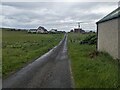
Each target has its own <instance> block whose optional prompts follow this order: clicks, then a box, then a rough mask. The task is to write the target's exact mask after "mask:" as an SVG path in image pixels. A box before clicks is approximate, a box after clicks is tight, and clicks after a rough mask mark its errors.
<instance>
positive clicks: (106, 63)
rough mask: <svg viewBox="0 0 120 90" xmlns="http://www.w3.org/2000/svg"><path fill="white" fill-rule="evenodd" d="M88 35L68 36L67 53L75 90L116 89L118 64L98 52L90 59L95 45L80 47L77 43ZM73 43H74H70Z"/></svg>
mask: <svg viewBox="0 0 120 90" xmlns="http://www.w3.org/2000/svg"><path fill="white" fill-rule="evenodd" d="M86 36H88V35H86V34H85V35H82V34H69V35H68V51H69V57H70V59H71V63H72V72H73V77H74V81H75V87H76V88H117V87H118V63H117V61H115V60H113V58H112V57H111V56H110V55H109V54H107V53H103V52H100V53H99V54H98V55H97V54H95V55H96V56H94V57H92V58H91V56H90V55H91V53H93V52H95V50H96V46H95V45H80V44H79V41H80V40H81V39H84V38H85V37H86ZM72 41H74V42H72Z"/></svg>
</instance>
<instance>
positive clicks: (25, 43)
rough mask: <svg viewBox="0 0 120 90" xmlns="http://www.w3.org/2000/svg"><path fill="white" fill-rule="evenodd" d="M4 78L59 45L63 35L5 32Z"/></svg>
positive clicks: (3, 47)
mask: <svg viewBox="0 0 120 90" xmlns="http://www.w3.org/2000/svg"><path fill="white" fill-rule="evenodd" d="M2 35H3V41H2V53H3V57H2V60H3V71H2V74H3V77H6V76H8V75H10V74H11V73H14V72H15V71H16V70H18V69H20V68H21V67H23V66H24V65H26V63H29V62H31V61H33V60H35V59H36V58H38V57H40V56H41V55H43V54H44V53H46V52H48V51H49V50H50V49H52V48H53V47H54V46H55V45H57V44H58V43H59V42H60V40H61V39H62V37H63V34H28V33H26V32H25V31H6V30H3V33H2Z"/></svg>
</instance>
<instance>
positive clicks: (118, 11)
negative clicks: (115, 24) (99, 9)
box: [97, 7, 120, 23]
mask: <svg viewBox="0 0 120 90" xmlns="http://www.w3.org/2000/svg"><path fill="white" fill-rule="evenodd" d="M119 17H120V7H118V8H117V9H116V10H114V11H113V12H111V13H110V14H108V15H107V16H105V17H104V18H102V19H101V20H99V21H98V22H97V23H102V22H105V21H109V20H112V19H115V18H119Z"/></svg>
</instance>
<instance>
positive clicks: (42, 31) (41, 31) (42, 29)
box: [37, 26, 48, 33]
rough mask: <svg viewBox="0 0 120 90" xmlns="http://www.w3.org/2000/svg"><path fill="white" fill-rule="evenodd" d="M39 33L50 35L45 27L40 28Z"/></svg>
mask: <svg viewBox="0 0 120 90" xmlns="http://www.w3.org/2000/svg"><path fill="white" fill-rule="evenodd" d="M37 33H48V31H47V29H45V28H44V27H42V26H39V27H38V29H37Z"/></svg>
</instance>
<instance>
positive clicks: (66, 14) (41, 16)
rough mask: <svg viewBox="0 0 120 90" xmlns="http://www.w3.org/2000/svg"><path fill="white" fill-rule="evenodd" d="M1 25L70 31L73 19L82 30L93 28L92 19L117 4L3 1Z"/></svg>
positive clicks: (96, 18) (0, 16) (94, 25)
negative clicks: (42, 27)
mask: <svg viewBox="0 0 120 90" xmlns="http://www.w3.org/2000/svg"><path fill="white" fill-rule="evenodd" d="M0 7H2V13H0V18H2V21H0V23H2V26H3V27H12V28H28V29H30V28H38V26H44V27H45V28H46V29H48V30H50V29H52V28H57V29H58V30H65V31H70V30H71V29H73V28H76V27H77V22H79V21H80V22H84V23H82V24H81V27H82V28H83V29H84V30H93V31H94V30H96V21H98V20H100V19H101V18H103V17H104V16H105V15H107V14H109V13H110V12H111V11H113V10H114V9H116V8H117V7H118V3H117V2H78V3H77V2H3V3H2V5H0Z"/></svg>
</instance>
